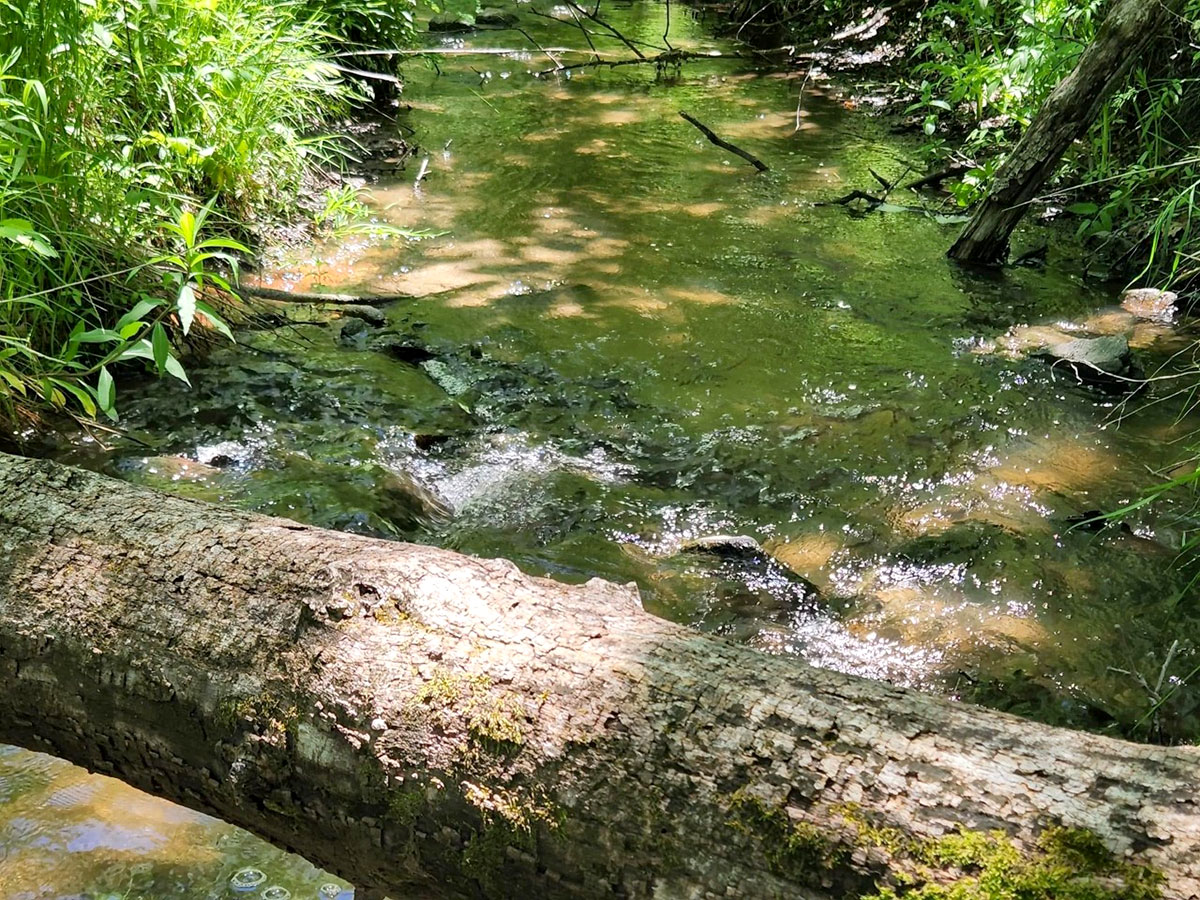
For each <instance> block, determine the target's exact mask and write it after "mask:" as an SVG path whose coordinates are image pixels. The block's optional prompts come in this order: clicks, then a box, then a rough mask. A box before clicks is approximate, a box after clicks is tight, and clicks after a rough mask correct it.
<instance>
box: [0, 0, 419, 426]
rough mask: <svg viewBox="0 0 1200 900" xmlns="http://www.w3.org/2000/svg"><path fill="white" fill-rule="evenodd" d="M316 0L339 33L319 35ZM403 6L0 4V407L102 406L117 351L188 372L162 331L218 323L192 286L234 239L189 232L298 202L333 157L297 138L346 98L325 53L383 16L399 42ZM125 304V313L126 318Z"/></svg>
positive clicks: (129, 1)
mask: <svg viewBox="0 0 1200 900" xmlns="http://www.w3.org/2000/svg"><path fill="white" fill-rule="evenodd" d="M327 8H328V9H331V11H332V12H336V13H337V14H338V15H339V16H342V17H343V22H339V23H338V24H339V28H340V26H341V24H343V23H344V24H345V25H346V27H347V28H349V29H350V30H349V31H344V30H339V31H336V32H335V31H334V30H332V28H331V27H330V24H331V21H332V20H331V19H330V18H328V17H327V12H326V10H327ZM408 8H409V4H408V2H407V0H404V2H400V0H358V2H354V0H335V2H334V3H332V4H323V3H317V2H313V0H304V2H302V0H274V2H272V0H87V2H81V0H0V403H2V404H4V410H5V411H7V413H8V415H9V417H11V416H12V415H13V414H14V413H15V412H16V411H18V410H20V409H30V408H35V407H36V406H38V405H39V404H44V403H49V404H50V405H52V406H54V407H59V408H66V407H70V408H71V409H73V410H79V409H82V411H83V412H85V413H88V414H90V413H91V412H92V410H93V409H94V408H95V407H97V406H98V407H99V408H101V409H107V410H108V411H109V412H110V414H114V408H113V404H112V402H111V399H112V392H113V387H112V375H111V372H110V370H109V368H108V367H109V366H111V365H113V364H114V363H116V362H118V361H121V360H128V359H131V358H132V359H136V358H138V357H144V358H148V359H149V360H151V361H152V362H153V363H154V364H156V367H157V368H158V369H159V371H160V372H163V371H170V372H174V373H175V374H177V375H180V376H182V368H181V367H179V365H178V363H177V362H174V361H173V355H172V354H170V352H169V350H170V344H169V340H168V336H170V337H171V338H177V337H178V336H179V334H180V333H182V332H183V331H184V330H185V326H186V325H190V323H191V322H192V320H193V318H194V317H195V315H196V313H197V312H199V319H200V321H202V322H204V323H205V324H208V325H211V326H213V327H216V328H217V329H218V330H221V329H222V328H223V326H222V323H220V320H219V319H218V318H217V313H216V311H215V310H213V309H212V308H211V307H206V306H205V304H204V300H203V297H202V295H203V292H204V291H205V290H206V289H208V288H210V287H212V286H213V281H212V280H211V277H212V272H213V270H214V267H217V268H218V269H219V268H221V267H223V266H225V265H226V264H228V263H229V262H231V261H232V259H233V257H232V256H231V254H233V253H237V252H241V251H244V248H243V247H241V245H240V244H238V243H237V242H235V241H231V240H228V239H221V240H218V241H216V242H210V243H209V244H208V245H207V246H206V247H204V248H203V249H201V250H197V246H198V245H199V244H200V243H202V241H203V236H202V235H199V234H196V233H194V232H195V229H196V228H197V227H199V226H200V225H203V224H205V223H204V220H205V218H208V223H207V224H208V225H209V226H210V227H211V226H212V225H213V224H214V223H216V224H219V225H220V226H221V227H220V229H219V230H221V231H224V232H226V233H229V234H237V235H239V236H244V235H246V234H247V233H252V232H253V231H254V230H255V229H256V228H259V229H261V228H262V227H264V226H265V225H266V224H267V223H270V222H271V221H272V220H273V219H274V218H275V217H279V216H287V215H291V214H292V210H293V209H294V201H295V199H296V197H297V195H298V194H299V193H300V191H301V189H302V188H303V186H304V183H305V179H306V177H307V176H308V175H309V173H310V172H311V171H312V168H313V167H314V165H316V164H318V163H320V162H322V161H323V160H325V159H327V156H328V154H327V151H328V145H327V143H326V142H325V141H323V140H322V139H320V138H312V137H309V136H308V135H310V134H311V133H312V131H313V130H314V128H316V127H317V126H318V125H319V123H321V122H322V121H323V120H325V119H327V118H328V117H329V116H330V115H332V114H335V113H338V112H341V111H343V110H345V108H346V107H347V104H348V103H349V102H351V101H352V100H353V99H354V98H355V92H354V90H353V89H352V88H351V87H349V86H348V85H347V83H346V82H345V81H344V80H343V79H342V77H341V75H340V73H339V71H338V69H337V67H336V66H335V65H334V64H333V63H331V62H330V58H331V57H332V55H333V54H335V53H337V52H339V51H340V49H341V48H343V47H344V46H346V43H347V41H351V40H357V39H360V38H362V37H364V36H365V35H366V31H367V30H368V29H369V28H371V27H374V26H375V25H378V24H380V23H383V24H387V25H388V27H389V28H390V29H391V30H390V31H389V36H390V38H392V39H396V40H400V39H402V38H404V37H405V36H406V35H407V34H408V31H407V29H406V25H405V19H404V18H403V16H402V15H401V14H402V13H403V12H405V11H407V10H408ZM354 10H357V11H358V12H359V15H358V16H357V17H355V16H354V15H350V13H351V12H352V11H354ZM356 29H363V34H359V33H358V31H356ZM188 210H190V211H191V212H190V213H189V212H187V211H188ZM202 211H203V212H202ZM210 212H211V216H209V213H210ZM197 214H198V215H197ZM185 236H186V238H187V239H186V240H185ZM148 263H150V264H149V265H147V264H148ZM181 265H182V266H183V269H181V268H180V266H181ZM206 279H208V280H206ZM194 301H198V302H199V307H197V306H196V305H195V302H194ZM206 310H207V311H206ZM130 311H137V313H138V314H137V315H134V316H132V317H130V316H128V315H124V317H123V318H122V316H123V314H126V313H129V312H130Z"/></svg>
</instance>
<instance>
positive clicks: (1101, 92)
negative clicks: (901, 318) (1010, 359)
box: [950, 0, 1183, 263]
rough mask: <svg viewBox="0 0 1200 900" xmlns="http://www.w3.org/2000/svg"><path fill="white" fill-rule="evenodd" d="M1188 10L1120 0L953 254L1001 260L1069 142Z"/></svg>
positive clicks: (1165, 0)
mask: <svg viewBox="0 0 1200 900" xmlns="http://www.w3.org/2000/svg"><path fill="white" fill-rule="evenodd" d="M1182 8H1183V0H1116V2H1115V3H1113V5H1112V8H1111V9H1110V10H1109V12H1108V15H1107V16H1106V17H1105V19H1104V22H1103V23H1102V24H1101V26H1100V28H1099V29H1098V30H1097V32H1096V37H1095V39H1094V40H1093V41H1092V43H1091V44H1089V45H1088V47H1087V49H1086V50H1084V51H1083V55H1082V56H1080V58H1079V63H1078V64H1077V65H1076V67H1075V69H1074V71H1072V72H1071V74H1070V75H1068V76H1067V77H1066V78H1064V79H1063V80H1062V81H1061V82H1059V84H1058V86H1057V87H1056V88H1055V89H1054V90H1053V91H1052V92H1051V94H1050V96H1049V97H1047V98H1046V101H1045V103H1043V104H1042V108H1041V109H1040V110H1039V111H1038V114H1037V117H1036V118H1035V119H1034V120H1033V122H1032V123H1031V124H1030V126H1029V128H1028V130H1026V132H1025V134H1024V135H1023V136H1022V137H1021V140H1020V141H1019V142H1018V143H1017V146H1016V147H1015V148H1013V151H1012V153H1011V154H1009V157H1008V159H1007V160H1006V161H1005V163H1004V165H1002V166H1001V167H1000V171H999V172H997V173H996V182H995V184H994V186H993V187H992V190H991V193H990V194H989V195H988V197H987V199H985V200H984V201H983V203H982V204H980V206H979V208H978V210H976V212H975V214H974V216H973V217H972V219H971V221H970V222H969V223H967V226H966V227H965V228H964V229H963V232H962V234H961V235H960V236H959V238H958V240H957V241H956V242H955V244H954V246H953V247H952V248H951V249H950V256H951V257H952V258H954V259H957V260H960V261H962V262H968V263H995V262H1001V261H1003V259H1004V258H1005V256H1007V254H1008V241H1009V238H1010V237H1011V235H1012V233H1013V229H1015V228H1016V227H1017V224H1018V223H1019V222H1020V221H1021V217H1022V216H1024V215H1025V210H1026V208H1027V206H1028V205H1029V202H1030V201H1031V200H1033V199H1034V198H1035V197H1036V196H1037V194H1038V192H1039V191H1040V190H1041V188H1042V185H1043V184H1045V183H1046V179H1048V178H1049V177H1050V176H1051V175H1053V174H1054V170H1055V168H1056V167H1057V166H1058V162H1059V160H1060V159H1062V155H1063V154H1064V153H1065V152H1066V150H1067V148H1068V147H1070V146H1071V143H1072V142H1074V141H1076V140H1078V139H1079V138H1080V137H1082V136H1083V135H1084V134H1085V133H1086V131H1087V129H1088V128H1089V127H1090V126H1091V124H1092V123H1093V122H1094V121H1095V120H1096V116H1097V115H1099V113H1100V110H1101V108H1102V107H1103V106H1104V104H1105V103H1106V102H1107V101H1108V98H1109V97H1110V96H1112V93H1113V92H1114V91H1115V90H1116V89H1117V88H1118V87H1120V86H1121V84H1123V83H1124V81H1125V77H1126V76H1127V75H1128V74H1129V70H1130V69H1131V68H1132V67H1133V64H1134V63H1135V62H1136V61H1137V60H1138V58H1139V57H1140V56H1141V55H1142V51H1143V50H1145V49H1146V47H1147V45H1149V43H1150V42H1151V41H1152V40H1153V39H1154V38H1155V37H1156V36H1159V35H1163V34H1166V32H1167V26H1168V24H1169V23H1170V21H1171V20H1172V18H1173V17H1175V16H1178V14H1179V11H1180V10H1181V9H1182Z"/></svg>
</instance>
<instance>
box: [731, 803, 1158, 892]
mask: <svg viewBox="0 0 1200 900" xmlns="http://www.w3.org/2000/svg"><path fill="white" fill-rule="evenodd" d="M839 813H840V815H841V818H842V820H843V821H844V823H845V826H846V828H845V830H841V829H839V828H838V827H837V825H836V824H833V823H831V824H830V826H829V827H826V828H824V829H821V828H818V827H817V826H816V825H814V824H811V823H809V822H805V821H803V820H800V819H797V818H794V817H793V816H792V815H789V813H788V811H787V810H786V809H785V808H783V807H777V806H771V805H769V804H767V803H765V802H764V801H763V800H761V799H760V798H758V797H755V796H754V795H752V794H750V793H749V792H747V791H746V790H744V789H743V790H740V791H738V792H737V793H735V794H733V795H732V797H731V798H730V802H729V814H730V818H729V824H730V825H731V826H733V827H735V828H737V829H738V830H740V831H743V832H745V833H746V834H750V835H752V836H753V837H755V838H756V839H757V841H758V843H759V846H760V847H761V848H762V851H763V853H764V855H765V858H766V863H767V866H768V868H769V869H770V871H771V872H772V873H774V874H776V875H779V876H780V877H783V878H788V879H791V880H793V881H795V882H797V883H800V884H808V885H818V884H828V883H841V882H844V881H845V879H844V878H841V877H840V876H841V875H843V874H845V872H844V870H845V869H846V868H847V867H848V864H849V863H850V860H851V855H852V853H853V850H854V848H859V850H860V851H861V850H867V851H882V855H883V856H885V857H886V859H887V864H886V871H885V872H884V873H883V874H882V875H881V876H880V877H879V878H878V879H877V881H876V885H875V888H874V889H873V890H870V891H867V892H854V893H853V894H847V896H854V895H857V896H859V897H860V898H861V900H1159V898H1161V896H1162V885H1163V883H1164V878H1163V875H1162V873H1160V872H1158V871H1156V870H1154V869H1152V868H1150V867H1148V866H1144V865H1139V864H1136V863H1133V862H1129V861H1127V860H1124V859H1119V858H1118V857H1117V856H1116V855H1115V854H1113V853H1112V852H1111V851H1110V850H1109V849H1108V848H1107V847H1105V846H1104V843H1103V841H1101V839H1100V838H1099V837H1098V836H1097V835H1096V834H1095V833H1093V832H1091V831H1088V830H1086V829H1080V828H1063V827H1058V826H1054V827H1050V828H1047V829H1045V830H1044V831H1043V832H1042V833H1041V834H1040V835H1039V836H1038V839H1037V841H1036V842H1035V843H1034V845H1033V846H1032V847H1028V848H1023V847H1021V846H1018V845H1017V844H1016V843H1015V842H1014V841H1013V840H1012V839H1011V838H1010V837H1009V836H1008V835H1007V834H1005V833H1004V832H1002V831H990V832H983V831H973V830H970V829H966V828H960V829H959V830H958V831H955V832H953V833H951V834H946V835H943V836H941V837H939V838H932V839H928V838H919V837H913V836H911V835H909V834H906V833H905V832H904V831H903V830H901V829H899V828H896V827H894V826H890V825H882V824H879V823H877V822H874V821H872V820H871V819H869V818H868V817H866V816H865V815H863V814H862V813H861V811H860V810H858V809H857V808H856V807H851V806H846V807H840V808H838V809H836V810H834V815H835V817H836V816H837V815H838V814H839Z"/></svg>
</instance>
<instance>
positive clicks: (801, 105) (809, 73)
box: [792, 60, 817, 134]
mask: <svg viewBox="0 0 1200 900" xmlns="http://www.w3.org/2000/svg"><path fill="white" fill-rule="evenodd" d="M816 64H817V63H816V61H815V60H814V61H813V62H811V63H809V64H808V71H807V72H806V73H805V74H804V80H803V81H802V82H800V97H799V99H797V100H796V131H799V130H800V113H801V112H802V111H803V110H804V88H805V87H807V86H808V79H810V78H812V73H813V68H814V67H815V66H816ZM796 131H793V132H792V134H795V133H796Z"/></svg>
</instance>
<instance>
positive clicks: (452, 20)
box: [429, 12, 475, 32]
mask: <svg viewBox="0 0 1200 900" xmlns="http://www.w3.org/2000/svg"><path fill="white" fill-rule="evenodd" d="M474 27H475V17H474V16H472V15H470V14H469V13H452V12H443V13H438V14H437V15H436V16H433V17H432V18H431V19H430V20H429V30H430V31H442V32H454V31H471V30H472V29H473V28H474Z"/></svg>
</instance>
